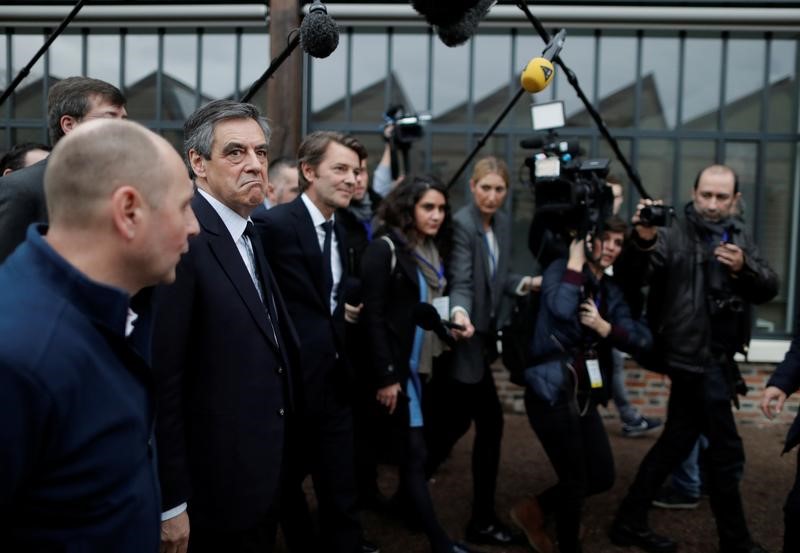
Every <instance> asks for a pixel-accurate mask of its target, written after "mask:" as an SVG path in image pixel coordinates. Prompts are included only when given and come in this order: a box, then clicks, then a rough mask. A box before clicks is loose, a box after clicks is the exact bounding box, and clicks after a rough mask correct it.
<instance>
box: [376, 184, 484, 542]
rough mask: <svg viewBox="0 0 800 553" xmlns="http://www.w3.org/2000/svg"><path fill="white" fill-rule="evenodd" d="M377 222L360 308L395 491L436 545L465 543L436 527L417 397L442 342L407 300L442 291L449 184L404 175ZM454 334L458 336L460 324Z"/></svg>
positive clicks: (431, 296)
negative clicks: (389, 432)
mask: <svg viewBox="0 0 800 553" xmlns="http://www.w3.org/2000/svg"><path fill="white" fill-rule="evenodd" d="M378 217H379V219H380V220H381V221H382V227H381V229H380V230H379V231H378V233H377V237H376V238H375V239H374V240H373V241H372V242H371V243H370V245H369V246H368V247H367V250H366V252H365V253H364V257H363V259H362V262H361V273H362V280H363V284H362V289H363V299H364V310H363V312H362V317H363V319H364V322H365V325H366V328H367V329H368V330H367V332H368V337H369V347H370V351H371V361H370V362H371V366H372V368H373V370H374V372H373V374H374V378H375V381H374V383H375V387H376V390H377V393H376V399H377V400H378V402H380V404H381V405H383V406H384V408H385V409H386V412H387V413H388V414H389V415H390V418H391V427H392V428H393V429H394V430H396V436H393V439H394V440H395V441H394V444H395V445H399V446H400V447H399V450H400V452H399V465H400V491H399V494H400V497H402V498H403V499H404V500H405V501H407V502H408V506H409V507H410V508H411V509H412V510H413V512H414V513H415V514H416V515H417V516H418V518H419V522H420V524H421V526H422V528H423V530H424V531H425V533H426V534H427V536H428V539H429V541H430V544H431V550H432V551H433V552H434V553H445V552H447V553H463V552H467V551H469V550H468V549H466V548H465V547H464V546H462V545H459V544H456V543H454V542H453V540H451V539H450V538H449V537H448V536H447V534H446V533H445V531H444V530H443V529H442V527H441V525H440V524H439V521H438V520H437V518H436V513H435V512H434V509H433V502H432V501H431V496H430V492H429V490H428V483H427V480H426V478H425V471H424V464H425V457H426V454H427V453H426V449H425V439H424V437H423V425H424V421H423V414H422V399H423V395H424V394H425V388H426V383H427V381H428V379H429V378H430V375H431V371H432V367H433V360H434V358H436V357H437V356H438V355H439V354H441V353H442V352H443V351H444V349H445V346H444V344H443V343H442V342H441V341H440V340H439V338H438V337H436V336H435V335H434V334H432V333H429V332H427V333H426V332H425V331H423V330H422V328H419V327H417V326H416V325H415V323H414V320H413V315H412V313H413V309H412V308H413V306H414V305H415V304H417V303H419V302H425V303H429V304H430V303H433V302H434V300H436V298H440V297H442V296H443V295H444V291H445V287H446V286H447V280H446V279H445V276H444V275H445V272H444V263H443V259H444V256H445V255H446V254H445V253H444V251H446V250H447V247H446V244H447V241H448V218H449V213H448V205H447V190H446V189H445V188H444V186H442V184H441V183H439V182H438V181H437V180H435V179H434V178H432V177H417V178H415V179H413V180H411V182H407V183H403V184H401V185H400V186H398V187H397V188H396V189H395V190H393V191H392V193H391V194H389V195H388V196H387V197H386V199H385V200H384V201H383V203H382V204H381V208H380V211H379V212H378ZM454 334H455V335H456V337H458V331H455V332H454Z"/></svg>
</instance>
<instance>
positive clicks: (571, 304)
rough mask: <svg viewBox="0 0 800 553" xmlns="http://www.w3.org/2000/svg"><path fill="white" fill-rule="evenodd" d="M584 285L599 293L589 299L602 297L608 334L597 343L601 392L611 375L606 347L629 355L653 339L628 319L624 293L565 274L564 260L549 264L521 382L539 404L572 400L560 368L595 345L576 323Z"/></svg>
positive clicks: (588, 332)
mask: <svg viewBox="0 0 800 553" xmlns="http://www.w3.org/2000/svg"><path fill="white" fill-rule="evenodd" d="M586 286H590V287H593V288H597V289H598V290H599V293H598V292H597V291H596V292H595V293H594V294H592V295H593V297H595V298H597V297H599V298H600V302H601V305H600V308H599V310H600V313H601V315H602V317H603V318H604V319H605V320H606V321H608V322H609V323H610V324H611V333H610V334H609V335H608V337H607V338H606V339H603V340H600V347H599V348H598V350H599V351H598V353H599V354H600V361H601V369H602V370H603V372H604V374H603V380H604V382H605V383H606V385H605V386H604V388H606V389H609V386H608V382H610V380H609V379H610V378H611V374H610V373H611V371H610V370H608V369H609V368H610V367H609V366H608V365H609V363H603V360H604V353H605V352H604V350H607V349H608V347H609V346H614V347H616V348H617V349H620V350H622V351H626V352H629V353H632V352H638V351H642V350H645V349H647V348H649V347H650V346H651V345H652V342H653V336H652V334H651V333H650V330H649V329H648V328H647V326H646V325H644V324H642V323H641V322H639V321H636V320H634V319H633V318H632V317H631V314H630V310H629V309H628V305H627V304H626V303H625V299H624V297H623V294H622V291H621V290H620V289H619V288H618V287H617V286H616V285H615V284H614V283H613V282H611V281H610V279H608V278H603V279H602V280H601V281H600V282H599V283H598V282H597V281H596V280H594V277H593V276H592V275H591V274H590V273H589V271H588V269H586V268H584V271H583V272H582V273H577V272H575V271H571V270H567V260H566V259H559V260H557V261H553V262H552V263H551V264H550V266H549V267H548V268H547V270H546V271H545V273H544V277H543V280H542V297H541V305H540V307H539V312H538V315H537V318H536V330H535V332H534V335H533V342H532V344H531V355H532V356H533V358H534V365H533V366H531V367H529V368H528V369H526V370H525V381H526V383H527V385H528V387H529V388H531V390H532V391H533V392H534V395H535V396H536V397H537V398H538V399H539V400H541V401H544V402H547V403H550V404H551V405H555V404H556V403H559V402H561V401H565V400H568V399H569V398H570V397H572V394H573V389H572V384H571V383H569V382H568V380H567V378H566V372H565V371H564V363H565V362H569V361H571V360H572V358H573V355H572V352H573V351H574V350H575V349H576V348H580V347H582V344H584V343H585V342H586V341H587V340H599V336H597V334H595V333H594V331H593V330H591V329H589V328H587V327H585V326H584V325H582V324H581V323H580V320H579V318H578V310H579V307H580V304H581V300H582V298H583V292H584V289H585V287H586Z"/></svg>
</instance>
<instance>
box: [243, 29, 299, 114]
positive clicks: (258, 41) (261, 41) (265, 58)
mask: <svg viewBox="0 0 800 553" xmlns="http://www.w3.org/2000/svg"><path fill="white" fill-rule="evenodd" d="M269 40H270V39H269V34H268V33H267V31H266V29H264V30H259V31H258V32H255V33H242V59H241V63H240V68H241V69H240V71H241V83H239V86H240V87H241V90H240V97H241V96H244V95H245V94H247V91H248V90H250V85H252V84H253V83H254V82H255V81H256V79H258V78H259V77H260V76H261V75H262V74H263V73H264V71H266V70H267V67H269V62H270V60H271V59H272V55H271V54H270V43H269ZM275 55H277V53H276V54H275ZM286 63H289V61H287V62H286ZM263 88H264V89H266V88H267V86H266V85H264V87H263ZM262 93H263V91H262ZM257 94H258V93H257ZM256 98H258V95H257V96H256ZM256 104H257V105H264V104H263V103H260V104H259V103H257V102H256Z"/></svg>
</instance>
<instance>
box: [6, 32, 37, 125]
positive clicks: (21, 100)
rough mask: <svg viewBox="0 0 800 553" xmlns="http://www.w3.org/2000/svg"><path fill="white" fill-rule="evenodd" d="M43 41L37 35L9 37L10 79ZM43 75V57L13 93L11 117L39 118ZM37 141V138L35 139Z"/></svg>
mask: <svg viewBox="0 0 800 553" xmlns="http://www.w3.org/2000/svg"><path fill="white" fill-rule="evenodd" d="M43 42H44V39H43V38H42V36H41V35H39V34H18V35H13V36H12V37H11V54H12V58H13V62H12V63H13V70H12V75H11V78H12V79H13V78H14V77H16V76H17V74H19V72H20V70H21V69H22V68H23V67H25V66H26V65H27V64H28V62H29V61H30V60H31V58H32V57H33V55H34V54H35V53H36V51H37V50H38V49H39V48H40V47H41V46H42V44H43ZM43 74H44V56H42V57H41V58H39V61H37V62H36V65H34V66H33V68H32V69H31V72H30V74H29V75H28V76H27V77H26V78H25V79H24V80H23V81H22V82H21V83H20V85H19V86H18V87H17V89H16V91H15V92H14V110H13V113H12V116H13V117H18V118H25V119H28V118H41V117H43V116H44V109H43V108H42V76H43ZM37 140H39V138H37Z"/></svg>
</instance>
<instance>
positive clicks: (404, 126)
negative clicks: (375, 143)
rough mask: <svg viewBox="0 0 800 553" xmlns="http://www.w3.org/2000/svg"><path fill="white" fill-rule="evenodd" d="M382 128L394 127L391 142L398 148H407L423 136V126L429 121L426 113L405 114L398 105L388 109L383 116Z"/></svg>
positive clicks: (403, 109)
mask: <svg viewBox="0 0 800 553" xmlns="http://www.w3.org/2000/svg"><path fill="white" fill-rule="evenodd" d="M383 119H384V127H386V126H388V125H394V132H393V134H392V140H393V141H394V144H395V145H396V146H398V147H403V146H405V147H408V146H409V145H410V144H411V143H412V142H415V141H417V140H420V139H421V138H422V137H423V136H425V124H426V123H427V122H428V121H430V120H431V115H430V114H428V113H406V112H405V108H404V107H403V106H402V105H400V104H398V105H395V106H392V107H390V108H389V109H388V110H386V113H384V114H383Z"/></svg>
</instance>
